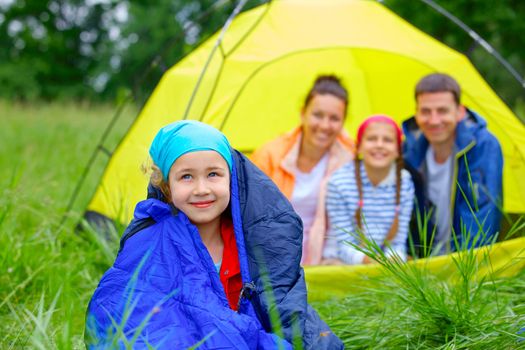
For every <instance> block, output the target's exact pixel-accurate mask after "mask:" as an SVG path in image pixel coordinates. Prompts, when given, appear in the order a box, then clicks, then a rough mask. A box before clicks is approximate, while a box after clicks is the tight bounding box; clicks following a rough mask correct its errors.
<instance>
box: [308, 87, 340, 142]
mask: <svg viewBox="0 0 525 350" xmlns="http://www.w3.org/2000/svg"><path fill="white" fill-rule="evenodd" d="M345 112H346V104H345V102H344V101H343V100H341V99H340V98H338V97H336V96H334V95H329V94H328V95H315V96H314V97H313V98H312V99H311V100H310V102H309V103H308V105H307V106H306V108H304V110H303V111H302V113H301V121H302V124H303V142H306V143H307V144H309V145H311V146H314V147H316V148H318V149H321V150H328V149H329V148H330V147H331V146H332V144H333V143H334V141H335V140H336V138H337V135H339V133H340V132H341V129H342V128H343V123H344V120H345Z"/></svg>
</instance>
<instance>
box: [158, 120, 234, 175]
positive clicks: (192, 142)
mask: <svg viewBox="0 0 525 350" xmlns="http://www.w3.org/2000/svg"><path fill="white" fill-rule="evenodd" d="M196 151H215V152H217V153H219V154H220V155H221V156H222V157H223V158H224V160H225V161H226V163H227V164H228V167H229V168H230V172H231V171H232V155H231V153H230V143H229V142H228V139H226V136H224V134H223V133H221V132H220V131H219V130H217V129H215V128H214V127H212V126H210V125H208V124H204V123H201V122H198V121H195V120H181V121H177V122H175V123H171V124H168V125H166V126H165V127H163V128H162V129H160V130H159V132H158V133H157V136H155V138H154V139H153V142H152V143H151V147H150V148H149V154H150V155H151V158H152V159H153V162H154V163H155V165H156V166H158V167H159V168H160V171H161V172H162V176H163V177H164V180H166V181H167V180H168V174H169V172H170V169H171V166H172V165H173V163H175V161H176V160H177V159H178V158H179V157H180V156H182V155H184V154H186V153H190V152H196Z"/></svg>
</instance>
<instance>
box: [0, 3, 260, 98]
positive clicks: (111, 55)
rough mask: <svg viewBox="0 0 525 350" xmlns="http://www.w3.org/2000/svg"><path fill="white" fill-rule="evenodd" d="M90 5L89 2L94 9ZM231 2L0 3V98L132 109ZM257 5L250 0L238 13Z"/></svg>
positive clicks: (213, 25)
mask: <svg viewBox="0 0 525 350" xmlns="http://www.w3.org/2000/svg"><path fill="white" fill-rule="evenodd" d="M93 3H94V4H93ZM236 3H237V2H236V1H233V0H222V1H214V0H198V1H192V0H176V1H172V0H156V1H122V2H117V1H102V2H93V1H87V0H51V1H38V0H26V1H15V2H14V3H12V4H10V5H0V48H1V49H0V62H1V63H0V84H1V85H2V89H1V90H0V97H3V98H7V99H10V100H26V101H27V100H35V99H44V100H52V99H57V98H59V99H62V100H70V99H73V100H91V101H96V100H106V101H107V100H111V99H115V98H116V97H118V95H119V94H120V91H121V90H122V89H124V90H133V92H134V94H135V97H136V98H137V102H139V103H138V104H141V103H140V102H143V101H144V100H145V98H146V97H147V96H148V95H149V94H150V92H151V91H152V90H153V88H154V86H155V85H156V84H157V82H158V80H159V79H160V77H161V75H162V74H163V73H164V72H165V71H166V69H168V68H169V67H170V66H172V65H173V64H174V63H175V62H177V61H178V60H179V59H181V58H182V57H183V56H184V55H186V54H187V53H188V52H190V51H191V50H192V49H193V48H194V47H195V46H196V45H197V44H198V43H200V42H201V41H202V40H203V39H205V38H207V37H209V36H210V35H211V34H212V33H214V32H215V31H217V30H218V29H219V28H221V27H222V25H223V24H224V23H225V21H226V19H227V18H228V16H229V15H230V13H231V12H232V10H233V8H234V6H235V4H236ZM259 3H261V1H253V0H252V1H249V2H248V5H247V6H246V7H245V9H248V8H250V7H253V6H254V5H256V4H259Z"/></svg>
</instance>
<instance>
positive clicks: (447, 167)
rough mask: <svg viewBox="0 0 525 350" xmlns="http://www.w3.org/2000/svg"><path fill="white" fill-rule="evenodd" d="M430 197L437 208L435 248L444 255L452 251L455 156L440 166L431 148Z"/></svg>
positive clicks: (428, 179) (428, 160)
mask: <svg viewBox="0 0 525 350" xmlns="http://www.w3.org/2000/svg"><path fill="white" fill-rule="evenodd" d="M425 161H426V165H427V182H428V197H429V199H430V200H431V201H432V203H434V205H435V206H436V208H435V212H434V220H435V222H436V224H437V230H436V233H435V236H434V247H436V248H437V252H438V253H440V254H443V253H445V252H447V251H448V250H449V249H450V238H451V236H450V235H451V229H450V227H451V217H450V194H451V193H450V192H451V189H452V169H453V161H454V154H451V155H450V156H449V157H448V158H447V160H446V161H445V162H444V163H442V164H439V163H437V162H436V160H435V158H434V150H433V148H432V147H431V146H430V147H428V150H427V153H426V158H425Z"/></svg>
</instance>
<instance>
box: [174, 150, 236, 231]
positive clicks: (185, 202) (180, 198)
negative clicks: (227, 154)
mask: <svg viewBox="0 0 525 350" xmlns="http://www.w3.org/2000/svg"><path fill="white" fill-rule="evenodd" d="M168 179H169V180H168V181H169V187H170V193H171V200H172V202H173V205H175V207H177V208H178V209H179V210H181V211H182V212H183V213H184V214H186V215H187V216H188V218H189V219H190V221H191V222H192V223H193V224H194V225H196V226H197V227H199V225H206V224H210V223H213V222H215V221H216V220H218V221H220V216H221V214H222V213H223V212H224V210H225V209H226V208H227V207H228V204H229V202H230V170H229V168H228V164H227V163H226V161H225V160H224V158H222V156H221V155H220V154H219V153H217V152H215V151H197V152H190V153H186V154H184V155H182V156H181V157H179V158H178V159H177V160H176V161H175V163H173V165H172V166H171V169H170V172H169V176H168Z"/></svg>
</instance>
